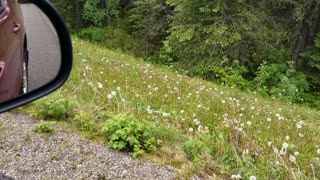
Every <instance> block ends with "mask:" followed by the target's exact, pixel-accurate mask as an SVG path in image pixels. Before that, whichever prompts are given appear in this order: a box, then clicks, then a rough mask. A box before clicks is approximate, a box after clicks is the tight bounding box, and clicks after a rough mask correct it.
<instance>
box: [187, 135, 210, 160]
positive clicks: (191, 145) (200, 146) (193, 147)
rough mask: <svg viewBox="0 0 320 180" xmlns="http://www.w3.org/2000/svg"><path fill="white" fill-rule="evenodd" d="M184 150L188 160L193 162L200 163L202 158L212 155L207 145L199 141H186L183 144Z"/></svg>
mask: <svg viewBox="0 0 320 180" xmlns="http://www.w3.org/2000/svg"><path fill="white" fill-rule="evenodd" d="M182 149H183V151H184V152H185V153H186V155H187V158H188V159H190V160H192V161H199V160H200V156H202V155H205V154H211V149H210V148H209V147H208V146H207V145H206V143H204V142H202V141H200V140H197V139H190V140H188V141H185V142H184V143H183V144H182Z"/></svg>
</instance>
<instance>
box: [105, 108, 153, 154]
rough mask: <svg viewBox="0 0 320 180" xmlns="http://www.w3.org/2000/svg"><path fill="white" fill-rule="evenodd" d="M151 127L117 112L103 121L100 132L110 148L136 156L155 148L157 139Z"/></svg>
mask: <svg viewBox="0 0 320 180" xmlns="http://www.w3.org/2000/svg"><path fill="white" fill-rule="evenodd" d="M152 129H153V127H152V126H151V125H150V124H148V123H146V122H140V121H138V120H137V119H135V118H134V117H132V116H129V115H126V114H119V115H116V116H114V117H113V118H111V119H108V120H107V121H106V122H105V124H104V126H103V128H102V134H103V136H104V138H105V139H106V140H107V142H108V143H109V147H110V148H112V149H116V150H120V151H127V152H130V153H131V155H132V156H133V157H134V158H136V157H138V156H140V155H142V154H144V153H145V152H147V153H149V152H153V151H155V150H156V149H157V145H159V143H158V142H159V141H157V140H156V139H155V137H154V135H153V133H152Z"/></svg>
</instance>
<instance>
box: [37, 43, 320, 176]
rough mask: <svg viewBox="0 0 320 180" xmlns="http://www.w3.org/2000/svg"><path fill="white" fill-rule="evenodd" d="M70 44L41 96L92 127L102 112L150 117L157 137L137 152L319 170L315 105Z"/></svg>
mask: <svg viewBox="0 0 320 180" xmlns="http://www.w3.org/2000/svg"><path fill="white" fill-rule="evenodd" d="M73 45H74V67H73V71H72V74H71V76H70V78H69V80H68V82H67V83H66V84H65V85H64V86H63V87H62V88H61V89H59V90H58V91H56V92H55V93H53V94H52V95H50V96H48V97H46V99H66V100H67V101H71V102H73V103H74V104H75V105H74V107H73V108H74V109H73V111H75V112H76V113H77V112H78V113H79V112H81V113H83V112H85V113H86V119H87V120H88V119H90V120H91V121H92V122H93V124H94V125H95V128H92V129H95V132H94V134H95V135H97V136H99V133H96V131H99V129H101V127H102V124H103V123H104V121H106V120H107V119H108V117H110V116H113V115H116V114H131V115H133V116H134V117H135V118H136V119H137V120H139V121H147V122H151V123H154V124H155V125H156V127H157V131H156V132H155V134H156V137H157V139H160V140H161V141H162V146H161V149H160V150H159V151H158V152H156V153H152V154H150V155H147V156H145V157H146V158H148V159H151V160H153V161H156V162H159V163H163V164H170V165H172V166H174V167H176V168H178V169H181V172H182V173H183V174H184V175H185V176H189V175H190V174H192V173H197V174H201V175H203V176H205V177H208V176H215V175H217V176H218V177H220V178H230V177H231V176H232V175H238V174H239V175H241V176H242V178H244V179H248V178H249V177H250V176H256V177H257V178H258V179H264V178H266V177H268V178H270V179H309V178H311V179H312V178H320V160H319V158H320V155H319V154H318V153H317V150H318V149H319V148H320V136H319V130H320V121H319V120H320V113H319V112H317V111H314V110H311V109H308V108H306V107H302V106H298V105H290V104H286V103H283V102H281V101H280V100H278V99H265V98H262V97H260V96H258V95H256V94H255V93H254V92H241V91H240V90H237V89H233V88H230V87H225V86H219V85H216V84H214V83H212V82H207V81H204V80H201V79H197V78H190V77H187V76H185V75H183V74H179V73H178V72H175V71H174V70H173V69H171V68H170V67H159V66H154V65H152V64H148V63H146V62H144V61H142V60H140V59H136V58H134V57H132V56H128V55H125V54H122V53H120V52H115V51H110V50H107V49H104V48H101V47H99V46H97V45H94V44H92V43H89V42H87V41H84V40H80V39H77V38H76V37H73ZM46 99H45V100H46ZM40 101H41V100H40ZM36 105H37V102H35V103H33V104H32V105H31V109H33V110H32V111H33V112H34V111H38V110H37V109H38V108H34V107H36ZM69 119H71V120H70V122H71V123H72V117H69ZM88 123H89V124H90V122H88ZM300 126H301V128H300ZM298 127H299V128H298ZM192 142H195V144H194V145H193V144H192ZM285 143H287V144H288V147H287V148H286V151H285V153H284V154H283V155H281V154H280V152H281V153H282V151H281V148H282V147H283V145H284V146H286V144H285ZM185 152H186V153H185ZM298 154H299V155H298ZM295 155H296V156H295ZM293 156H295V161H290V160H289V157H291V158H290V159H291V160H293V158H292V157H293Z"/></svg>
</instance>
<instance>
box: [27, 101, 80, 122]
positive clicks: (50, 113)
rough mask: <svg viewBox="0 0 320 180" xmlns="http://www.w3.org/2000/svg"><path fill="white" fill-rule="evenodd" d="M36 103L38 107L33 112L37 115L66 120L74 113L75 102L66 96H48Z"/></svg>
mask: <svg viewBox="0 0 320 180" xmlns="http://www.w3.org/2000/svg"><path fill="white" fill-rule="evenodd" d="M35 104H36V105H35V106H36V108H35V110H34V112H32V115H33V116H35V117H41V118H45V119H54V120H57V121H64V120H67V118H68V117H70V116H72V114H73V112H72V111H73V108H74V103H73V102H71V101H69V100H67V99H65V98H61V97H59V98H58V97H55V96H48V97H46V98H43V99H41V100H39V101H36V103H35Z"/></svg>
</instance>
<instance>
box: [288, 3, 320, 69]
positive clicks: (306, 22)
mask: <svg viewBox="0 0 320 180" xmlns="http://www.w3.org/2000/svg"><path fill="white" fill-rule="evenodd" d="M315 11H317V0H313V1H312V2H311V4H310V7H309V8H308V9H307V11H306V13H305V14H304V17H303V21H302V24H301V28H300V33H299V37H298V39H297V41H296V43H295V46H294V48H293V50H292V63H293V65H294V67H295V68H297V64H298V59H299V56H300V53H301V52H302V50H303V49H304V48H305V47H306V45H308V44H309V43H310V41H311V40H312V34H313V33H314V29H313V28H314V27H315V26H314V24H317V23H318V22H314V16H313V15H314V14H315V13H316V12H315ZM316 19H318V18H316Z"/></svg>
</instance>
